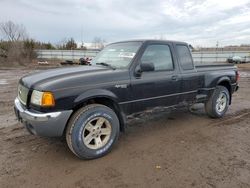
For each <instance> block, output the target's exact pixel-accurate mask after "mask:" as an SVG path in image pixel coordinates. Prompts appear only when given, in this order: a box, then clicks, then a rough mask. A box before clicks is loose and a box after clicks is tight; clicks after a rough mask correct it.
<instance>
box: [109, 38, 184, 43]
mask: <svg viewBox="0 0 250 188" xmlns="http://www.w3.org/2000/svg"><path fill="white" fill-rule="evenodd" d="M120 42H143V43H144V42H166V43H167V42H168V43H178V44H187V43H186V42H181V41H174V40H158V39H134V40H125V41H118V42H112V43H110V44H115V43H120Z"/></svg>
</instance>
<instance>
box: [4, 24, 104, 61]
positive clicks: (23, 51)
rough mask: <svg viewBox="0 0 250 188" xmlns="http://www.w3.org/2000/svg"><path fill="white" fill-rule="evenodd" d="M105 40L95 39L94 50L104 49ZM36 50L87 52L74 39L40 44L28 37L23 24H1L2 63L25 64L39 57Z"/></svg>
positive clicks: (84, 47)
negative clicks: (79, 50)
mask: <svg viewBox="0 0 250 188" xmlns="http://www.w3.org/2000/svg"><path fill="white" fill-rule="evenodd" d="M104 43H105V40H103V39H101V38H100V37H95V38H94V39H93V42H92V44H93V46H92V47H93V48H99V49H100V48H103V47H104ZM36 49H49V50H53V49H60V50H75V49H82V50H86V49H87V47H86V46H84V44H82V45H80V46H78V45H77V43H76V41H75V40H74V39H73V38H68V39H63V40H62V41H61V42H59V43H58V44H52V43H50V42H40V41H37V40H35V39H32V38H30V37H29V36H28V34H27V32H26V29H25V27H24V26H23V25H22V24H16V23H14V22H12V21H8V22H3V23H0V63H6V62H9V64H25V63H29V62H31V61H32V60H33V59H35V58H36V57H37V54H36V52H35V50H36Z"/></svg>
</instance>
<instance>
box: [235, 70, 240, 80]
mask: <svg viewBox="0 0 250 188" xmlns="http://www.w3.org/2000/svg"><path fill="white" fill-rule="evenodd" d="M239 79H240V74H239V71H236V82H238V81H239Z"/></svg>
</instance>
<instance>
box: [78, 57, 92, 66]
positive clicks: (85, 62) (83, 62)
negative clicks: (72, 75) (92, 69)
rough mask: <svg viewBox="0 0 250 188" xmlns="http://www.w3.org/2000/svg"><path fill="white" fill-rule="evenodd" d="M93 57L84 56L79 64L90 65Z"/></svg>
mask: <svg viewBox="0 0 250 188" xmlns="http://www.w3.org/2000/svg"><path fill="white" fill-rule="evenodd" d="M90 62H91V58H88V57H86V58H85V57H82V58H80V59H79V65H90Z"/></svg>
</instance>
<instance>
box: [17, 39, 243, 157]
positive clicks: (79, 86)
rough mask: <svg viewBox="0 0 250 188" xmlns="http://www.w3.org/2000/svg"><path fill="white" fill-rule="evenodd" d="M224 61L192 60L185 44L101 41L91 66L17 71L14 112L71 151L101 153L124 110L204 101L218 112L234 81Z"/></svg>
mask: <svg viewBox="0 0 250 188" xmlns="http://www.w3.org/2000/svg"><path fill="white" fill-rule="evenodd" d="M238 79H239V74H238V71H237V68H236V67H235V66H234V65H232V64H221V65H203V66H201V65H199V66H195V65H194V63H193V59H192V56H191V52H190V50H189V46H188V44H186V43H184V42H175V41H159V40H136V41H124V42H117V43H113V44H110V45H108V46H106V47H105V48H104V49H103V50H102V51H101V52H100V53H99V54H98V55H97V56H96V58H95V59H94V60H93V61H92V62H91V66H75V67H70V68H69V67H67V68H58V69H51V70H47V71H41V72H38V73H34V74H31V75H27V76H25V77H23V78H21V79H20V81H19V85H18V97H17V98H16V99H15V108H14V109H15V113H16V116H17V118H18V120H19V121H21V122H22V123H23V124H24V125H25V126H26V128H27V130H28V131H29V132H30V133H32V134H35V135H40V136H47V137H58V136H59V137H61V136H65V137H66V140H67V144H68V146H69V148H70V150H71V151H72V152H73V153H74V154H75V155H76V156H78V157H79V158H82V159H93V158H98V157H101V156H103V155H105V154H107V153H108V152H109V151H110V150H111V148H112V146H113V145H114V144H115V143H116V141H117V139H118V136H119V133H120V131H123V130H124V128H125V125H126V117H127V115H129V114H132V113H135V112H140V111H143V110H146V109H148V108H153V107H159V106H163V107H182V106H187V105H192V104H194V103H204V104H205V105H204V106H205V110H206V112H207V114H208V115H209V116H210V117H212V118H221V117H223V115H224V114H225V113H226V111H227V109H228V106H229V105H230V104H231V100H232V94H233V93H234V92H235V91H237V89H238Z"/></svg>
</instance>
